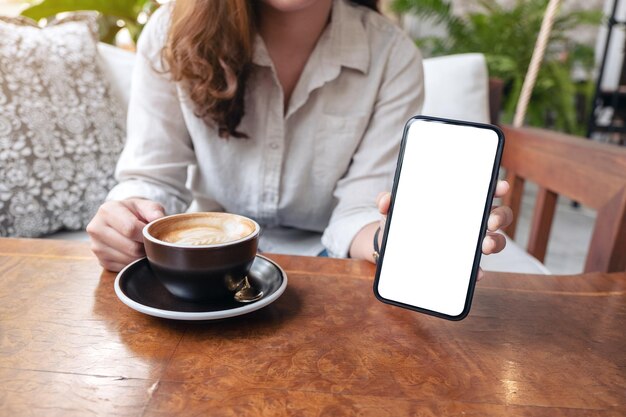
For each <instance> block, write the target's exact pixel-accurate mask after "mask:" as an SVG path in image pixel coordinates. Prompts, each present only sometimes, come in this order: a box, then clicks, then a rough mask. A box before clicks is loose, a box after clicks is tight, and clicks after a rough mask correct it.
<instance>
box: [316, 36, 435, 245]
mask: <svg viewBox="0 0 626 417" xmlns="http://www.w3.org/2000/svg"><path fill="white" fill-rule="evenodd" d="M423 74H424V71H423V67H422V57H421V55H420V52H419V50H418V49H417V47H416V46H415V45H414V44H413V42H412V41H411V40H410V39H408V38H407V37H406V36H404V35H399V37H398V38H397V40H396V44H395V46H394V47H393V49H392V50H391V52H390V55H389V59H388V61H387V68H386V70H385V75H384V77H383V82H382V85H381V87H380V92H379V94H378V98H377V101H376V104H375V106H374V111H373V114H372V117H371V119H370V122H369V125H368V128H367V131H366V132H365V134H364V136H363V138H362V140H361V143H360V144H359V147H358V148H357V151H356V152H355V154H354V156H353V158H352V162H351V164H350V168H349V169H348V172H347V173H346V175H345V176H344V177H343V178H342V179H341V180H339V181H338V183H337V185H336V187H335V190H334V197H335V199H336V200H337V205H336V207H335V209H334V210H333V213H332V215H331V218H330V222H329V225H328V227H327V228H326V230H325V231H324V234H323V236H322V244H323V245H324V246H325V247H326V248H327V250H328V252H329V254H330V255H331V256H333V257H347V256H348V253H349V250H350V245H351V243H352V240H353V239H354V237H355V236H356V234H357V233H358V232H359V231H360V230H361V229H362V228H363V227H365V226H366V225H367V224H369V223H373V222H376V221H378V220H379V219H380V214H379V212H378V208H377V207H376V197H377V195H378V194H379V193H380V192H381V191H389V190H391V186H392V183H393V175H394V172H395V167H396V161H397V158H398V153H399V151H400V142H401V139H402V132H403V128H404V125H405V123H406V122H407V120H408V119H409V118H411V117H412V116H414V115H416V114H419V112H420V111H421V109H422V105H423V103H424V75H423Z"/></svg>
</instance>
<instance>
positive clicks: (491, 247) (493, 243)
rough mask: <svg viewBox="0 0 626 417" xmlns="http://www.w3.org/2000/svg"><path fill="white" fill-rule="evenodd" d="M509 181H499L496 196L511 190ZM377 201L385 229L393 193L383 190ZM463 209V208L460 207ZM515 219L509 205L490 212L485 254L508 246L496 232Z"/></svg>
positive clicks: (483, 244) (481, 272)
mask: <svg viewBox="0 0 626 417" xmlns="http://www.w3.org/2000/svg"><path fill="white" fill-rule="evenodd" d="M509 188H510V187H509V183H508V182H506V181H498V184H497V186H496V193H495V197H496V198H502V197H504V196H505V195H506V193H508V192H509ZM450 192H454V190H452V189H451V190H450ZM376 203H377V205H378V210H379V211H380V214H381V215H382V217H381V219H380V229H381V230H385V222H386V221H387V213H388V212H389V205H390V203H391V193H390V192H382V193H380V194H379V195H378V197H377V199H376ZM459 210H462V209H459ZM512 221H513V212H512V211H511V208H510V207H507V206H499V207H494V208H492V210H491V213H489V220H488V221H487V234H486V235H485V238H484V239H483V243H482V251H483V254H485V255H491V254H494V253H498V252H500V251H502V250H503V249H504V247H505V246H506V239H505V237H504V236H503V235H502V234H500V233H496V231H497V230H499V229H502V228H505V227H507V226H508V225H510V224H511V222H512ZM382 239H383V235H382V233H379V234H378V246H379V247H380V246H381V245H382ZM441 250H442V251H445V250H446V248H441ZM482 275H483V271H482V269H481V270H479V272H478V279H479V280H480V279H481V278H482Z"/></svg>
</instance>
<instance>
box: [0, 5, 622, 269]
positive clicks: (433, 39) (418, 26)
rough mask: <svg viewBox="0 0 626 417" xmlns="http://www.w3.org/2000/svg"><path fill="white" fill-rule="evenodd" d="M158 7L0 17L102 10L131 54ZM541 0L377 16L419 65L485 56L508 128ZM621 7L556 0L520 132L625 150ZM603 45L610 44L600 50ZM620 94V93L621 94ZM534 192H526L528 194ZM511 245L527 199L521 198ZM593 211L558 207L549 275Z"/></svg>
mask: <svg viewBox="0 0 626 417" xmlns="http://www.w3.org/2000/svg"><path fill="white" fill-rule="evenodd" d="M161 3H165V0H163V1H155V0H43V1H36V0H28V1H25V0H0V15H9V16H16V15H20V14H21V15H23V16H25V17H28V18H31V19H34V20H35V21H37V22H38V23H39V25H40V26H44V25H45V24H46V19H48V18H50V17H51V16H54V15H56V14H58V13H66V12H72V11H77V10H95V11H98V12H99V31H100V39H101V41H102V42H105V43H109V44H112V45H116V46H118V47H121V48H124V49H127V50H131V51H132V50H133V49H134V45H135V42H136V40H137V38H138V36H139V34H140V33H141V30H142V28H143V25H144V24H145V23H146V21H147V20H148V18H149V16H150V14H151V13H152V12H153V11H154V10H155V9H156V8H157V7H159V5H160V4H161ZM547 3H548V0H450V1H446V0H382V1H381V2H379V5H380V8H381V10H382V11H383V13H385V14H386V15H387V16H388V17H390V18H391V19H393V20H394V21H395V22H397V24H398V25H399V26H401V27H402V28H403V29H404V30H405V31H406V32H407V33H408V34H409V35H410V36H411V37H412V38H413V39H414V40H415V42H416V44H417V45H418V46H419V47H420V49H421V50H422V52H423V54H424V56H425V57H436V56H443V55H452V54H459V53H466V52H480V53H482V54H484V56H485V59H486V62H487V66H488V70H489V77H490V79H491V80H492V82H493V83H495V85H498V86H499V94H500V98H499V100H500V106H499V120H500V122H501V123H507V124H508V123H511V121H512V119H513V113H514V111H515V106H516V103H517V101H518V99H519V95H520V91H521V88H522V83H523V81H524V77H525V75H526V72H527V69H528V65H529V62H530V59H531V55H532V52H533V49H534V47H535V41H536V38H537V34H538V32H539V28H540V26H541V22H542V19H543V17H544V12H545V9H546V5H547ZM625 22H626V1H620V0H569V1H563V2H562V5H561V7H560V9H559V13H558V16H557V19H556V21H555V23H554V27H553V29H552V33H551V35H550V38H549V42H548V48H547V51H546V55H545V58H544V62H543V65H542V67H541V70H540V71H539V74H538V78H537V82H536V85H535V88H534V90H533V93H532V96H531V99H530V104H529V107H528V113H527V116H526V124H527V125H530V126H536V127H541V128H546V129H550V130H555V131H561V132H565V133H569V134H572V135H576V136H579V137H586V138H588V139H590V140H594V141H599V142H606V143H610V144H613V145H615V146H623V145H624V143H625V140H624V138H625V135H626V123H624V120H626V71H625V70H624V45H625V42H626V36H625V27H626V24H625ZM607 40H610V41H609V42H607ZM622 86H624V87H622ZM534 192H535V188H533V186H532V184H529V186H528V187H526V189H525V194H530V195H532V194H533V193H534ZM523 201H524V202H523V204H522V211H521V213H520V223H519V226H518V229H519V230H520V231H521V233H518V236H519V237H518V238H516V240H517V242H518V243H519V244H520V245H521V246H525V245H526V241H525V236H527V233H525V232H524V231H525V229H526V230H527V229H528V227H529V226H528V224H529V222H530V217H531V215H532V199H528V198H525V199H524V200H523ZM594 220H595V212H594V211H591V210H587V209H586V208H585V207H580V206H579V205H578V204H577V203H576V202H573V201H570V200H568V199H566V198H561V199H559V204H558V208H557V211H556V215H555V220H554V224H553V233H552V239H551V240H550V246H549V249H548V255H547V257H546V260H545V264H546V266H547V267H548V268H549V269H550V270H551V271H552V272H554V273H570V272H572V273H573V272H579V271H580V270H582V265H583V264H584V260H585V254H586V252H587V249H588V246H589V241H590V237H591V233H592V229H593V226H594Z"/></svg>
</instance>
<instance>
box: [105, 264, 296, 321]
mask: <svg viewBox="0 0 626 417" xmlns="http://www.w3.org/2000/svg"><path fill="white" fill-rule="evenodd" d="M248 279H249V281H250V283H251V284H252V286H254V287H255V288H258V289H260V290H261V291H263V297H262V298H260V299H259V300H257V301H254V302H252V303H248V304H241V303H239V302H237V301H235V300H234V299H229V300H224V301H219V302H209V301H202V302H195V301H187V300H184V299H181V298H178V297H176V296H175V295H173V294H171V293H170V292H169V291H167V290H166V289H165V287H164V286H163V285H162V284H161V282H160V281H159V280H158V279H157V278H156V277H155V276H154V275H153V273H152V270H151V269H150V265H149V264H148V260H147V259H146V258H142V259H138V260H136V261H135V262H133V263H131V264H129V265H128V266H126V267H125V268H124V269H122V270H121V271H120V272H119V274H117V278H116V279H115V294H116V295H117V297H118V298H119V299H120V300H121V301H122V302H123V303H124V304H126V305H127V306H128V307H130V308H132V309H133V310H136V311H139V312H140V313H144V314H148V315H150V316H155V317H162V318H166V319H172V320H218V319H225V318H228V317H235V316H240V315H242V314H247V313H251V312H253V311H255V310H258V309H260V308H263V307H265V306H267V305H269V304H271V303H273V302H274V301H276V300H277V299H278V297H280V296H281V295H282V293H283V292H284V291H285V288H287V274H285V271H283V270H282V268H281V267H280V266H278V265H277V264H276V263H275V262H273V261H271V260H269V259H268V258H266V257H264V256H261V255H257V256H256V259H255V260H254V263H253V264H252V268H251V269H250V273H249V274H248Z"/></svg>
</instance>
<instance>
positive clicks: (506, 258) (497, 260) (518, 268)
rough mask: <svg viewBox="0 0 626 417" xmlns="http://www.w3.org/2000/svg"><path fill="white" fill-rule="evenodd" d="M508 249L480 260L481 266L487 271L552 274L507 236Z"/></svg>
mask: <svg viewBox="0 0 626 417" xmlns="http://www.w3.org/2000/svg"><path fill="white" fill-rule="evenodd" d="M505 237H506V247H505V248H504V250H503V251H502V252H500V253H496V254H495V255H489V256H485V255H483V256H482V257H481V258H480V266H481V267H482V268H483V269H484V270H485V271H498V272H516V273H522V274H538V275H543V274H550V270H549V269H548V268H546V267H545V265H543V264H542V263H541V262H539V260H537V258H535V257H533V256H532V255H530V254H529V253H528V252H526V251H525V250H524V248H522V247H521V246H520V245H518V244H517V243H515V241H514V240H513V239H511V238H510V237H508V236H506V235H505Z"/></svg>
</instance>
